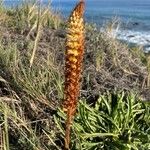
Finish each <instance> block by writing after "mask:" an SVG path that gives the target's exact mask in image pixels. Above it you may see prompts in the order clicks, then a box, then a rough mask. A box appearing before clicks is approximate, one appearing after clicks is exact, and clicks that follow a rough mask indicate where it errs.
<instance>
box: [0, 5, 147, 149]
mask: <svg viewBox="0 0 150 150" xmlns="http://www.w3.org/2000/svg"><path fill="white" fill-rule="evenodd" d="M66 26H67V23H66V21H65V19H63V17H62V16H61V15H60V14H59V12H57V13H56V12H53V11H52V10H51V9H50V7H49V6H47V7H41V6H40V5H38V4H37V3H23V4H22V5H19V6H17V7H15V8H5V7H4V5H3V4H2V3H0V149H2V150H21V149H23V150H55V149H56V150H61V149H64V138H65V121H66V114H65V113H64V112H63V110H62V103H63V99H64V96H63V95H64V94H63V93H64V82H65V79H64V68H65V41H66ZM113 27H114V26H113V25H110V24H109V25H106V26H105V29H103V32H101V30H100V29H99V28H98V27H96V26H95V25H93V24H89V23H85V53H84V59H83V73H82V83H81V89H80V96H79V104H78V106H76V107H77V111H76V114H75V119H74V122H73V124H72V129H71V142H70V149H72V150H80V149H81V150H100V149H103V150H117V149H118V150H119V149H122V150H148V149H150V115H149V114H150V103H149V97H150V90H149V74H150V69H149V63H150V62H149V56H148V54H145V53H144V51H143V50H142V48H139V47H129V46H128V45H127V44H125V43H122V42H120V41H118V40H116V38H115V37H114V36H113V35H112V36H110V35H111V33H110V32H111V31H112V28H113Z"/></svg>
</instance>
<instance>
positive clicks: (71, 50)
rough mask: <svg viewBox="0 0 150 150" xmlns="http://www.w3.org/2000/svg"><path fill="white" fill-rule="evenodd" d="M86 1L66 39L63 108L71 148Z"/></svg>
mask: <svg viewBox="0 0 150 150" xmlns="http://www.w3.org/2000/svg"><path fill="white" fill-rule="evenodd" d="M84 5H85V4H84V1H82V0H81V1H80V2H79V3H78V4H77V5H76V7H75V9H74V10H73V12H72V13H71V15H70V17H69V20H68V28H67V31H68V32H67V39H66V64H65V88H64V103H63V110H64V111H65V112H66V114H67V120H66V133H65V149H69V143H70V129H71V123H72V120H73V117H74V115H75V112H76V107H77V103H78V96H79V90H80V78H81V71H82V61H83V52H84V23H83V14H84Z"/></svg>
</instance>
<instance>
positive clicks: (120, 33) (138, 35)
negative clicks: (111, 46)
mask: <svg viewBox="0 0 150 150" xmlns="http://www.w3.org/2000/svg"><path fill="white" fill-rule="evenodd" d="M116 34H117V36H116V37H117V39H119V40H123V41H126V42H128V43H132V44H136V45H139V46H143V47H144V49H145V51H150V31H147V32H146V31H141V32H140V31H132V30H117V33H116Z"/></svg>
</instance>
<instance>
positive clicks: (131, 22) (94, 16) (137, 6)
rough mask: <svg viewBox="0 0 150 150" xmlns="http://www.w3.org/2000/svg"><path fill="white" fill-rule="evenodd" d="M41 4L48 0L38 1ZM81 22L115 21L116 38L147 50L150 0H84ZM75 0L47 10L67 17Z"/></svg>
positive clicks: (9, 2) (58, 0)
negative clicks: (84, 8)
mask: <svg viewBox="0 0 150 150" xmlns="http://www.w3.org/2000/svg"><path fill="white" fill-rule="evenodd" d="M41 1H42V4H43V5H47V4H48V0H41ZM85 1H86V11H85V20H86V22H89V23H94V24H96V25H97V26H99V27H102V26H103V25H104V24H106V22H109V21H111V20H112V18H114V17H115V18H118V20H119V22H120V27H119V29H118V30H117V32H116V35H117V38H118V39H119V40H123V41H125V42H127V43H131V44H137V45H139V46H143V47H144V49H145V50H146V51H150V0H107V1H106V0H85ZM77 2H78V1H77V0H51V7H52V8H53V10H57V11H59V12H60V14H61V15H62V16H64V17H68V15H69V13H70V11H71V10H72V8H73V7H74V6H75V4H76V3H77ZM21 3H22V1H21V0H19V1H18V0H4V5H6V6H9V7H12V6H16V5H20V4H21Z"/></svg>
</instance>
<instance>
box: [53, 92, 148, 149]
mask: <svg viewBox="0 0 150 150" xmlns="http://www.w3.org/2000/svg"><path fill="white" fill-rule="evenodd" d="M78 111H79V113H78V115H77V116H76V119H75V122H74V124H73V132H72V134H73V135H72V140H71V142H72V149H76V150H77V149H82V150H99V149H101V150H102V149H104V150H110V149H111V150H117V149H118V150H120V149H121V150H131V149H132V150H139V149H141V150H146V149H149V148H150V116H149V112H150V107H149V104H145V103H142V102H141V101H140V100H138V99H137V98H136V97H135V96H134V95H132V94H129V95H125V93H124V92H123V93H119V94H115V93H114V94H110V93H107V94H106V95H101V96H100V97H99V99H98V101H97V102H96V103H95V104H93V105H92V106H91V105H89V104H87V103H86V101H85V100H83V101H80V105H79V108H78ZM64 118H65V115H64V114H63V113H62V111H60V112H58V116H57V117H55V122H56V123H57V126H58V127H59V129H60V132H61V135H62V136H63V135H64V132H63V123H64Z"/></svg>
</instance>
